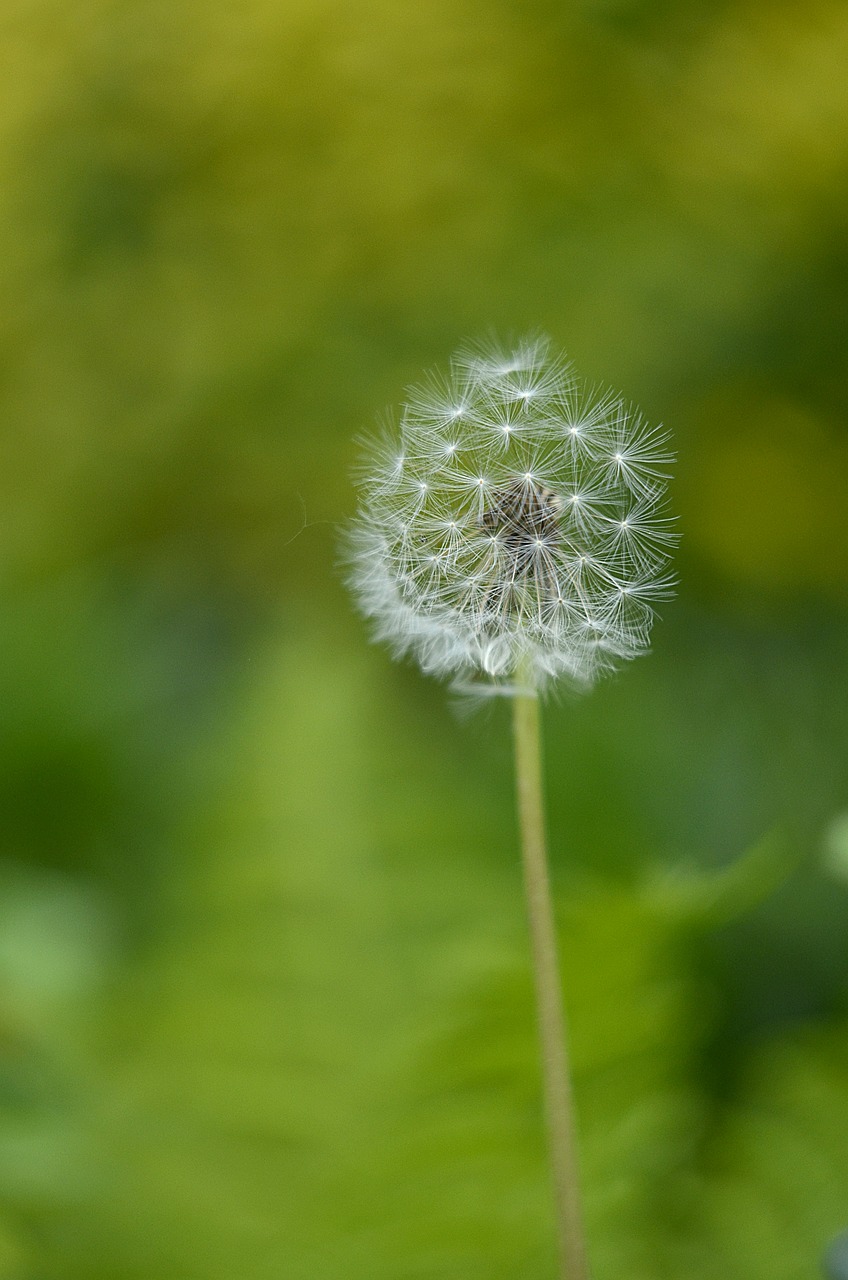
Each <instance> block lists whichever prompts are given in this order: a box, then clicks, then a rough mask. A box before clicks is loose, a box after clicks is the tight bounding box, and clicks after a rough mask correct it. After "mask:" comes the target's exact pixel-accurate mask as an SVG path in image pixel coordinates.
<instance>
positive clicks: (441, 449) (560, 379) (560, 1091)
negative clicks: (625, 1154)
mask: <svg viewBox="0 0 848 1280" xmlns="http://www.w3.org/2000/svg"><path fill="white" fill-rule="evenodd" d="M670 462H671V454H670V453H669V450H668V436H667V434H666V433H665V432H664V431H662V430H661V429H659V428H653V427H650V426H648V424H647V423H646V422H645V421H644V420H643V418H642V416H641V415H640V414H639V413H638V411H637V410H635V409H633V408H631V407H630V406H629V405H628V404H626V402H625V401H624V400H622V399H621V398H620V397H619V396H616V395H613V394H611V393H609V392H597V391H595V392H593V391H587V390H586V389H585V388H583V387H582V386H581V385H580V383H579V382H578V380H577V378H576V377H575V375H574V373H573V372H572V369H571V366H570V365H569V364H568V363H567V362H566V361H565V360H564V359H562V358H560V357H557V356H555V355H553V354H552V353H551V351H550V345H549V343H548V341H547V340H546V339H544V338H540V337H533V338H527V339H524V340H523V341H521V342H519V343H517V344H515V345H514V346H511V347H505V348H501V347H497V346H484V347H476V348H469V349H466V350H464V351H460V352H459V353H457V354H456V355H455V356H454V357H453V359H452V361H451V364H450V369H449V372H448V373H447V375H434V376H432V377H431V378H430V379H429V380H427V381H426V382H424V383H422V384H421V385H420V386H417V387H414V388H412V389H411V390H410V392H409V395H408V400H407V403H406V406H405V407H404V409H403V411H402V413H401V416H400V422H399V424H398V426H397V428H396V429H395V430H391V429H388V428H387V429H386V430H385V431H384V433H383V435H382V436H380V437H379V438H378V439H376V440H373V441H369V442H368V443H367V444H366V449H365V458H364V461H363V463H362V464H361V467H360V472H359V490H360V508H359V513H358V515H357V517H356V519H355V521H354V523H353V525H352V528H351V531H350V535H349V538H348V546H347V554H348V559H349V563H350V582H351V586H352V588H353V591H354V593H355V595H356V597H357V600H358V602H359V606H360V608H361V610H362V612H363V613H364V614H365V615H366V616H367V617H368V618H369V619H371V621H372V623H373V625H374V631H375V638H377V639H380V640H386V641H388V642H389V643H390V644H391V646H392V647H393V649H394V651H395V653H396V655H397V656H401V655H403V654H411V655H413V656H414V657H415V658H416V659H417V660H418V662H419V663H420V665H421V667H422V668H423V670H424V671H425V672H428V673H433V674H435V675H439V676H452V677H453V678H454V686H455V687H456V688H459V689H461V690H463V691H464V692H472V693H475V694H478V695H484V694H496V695H499V694H504V695H509V696H511V697H512V699H513V712H514V737H515V765H516V781H517V796H518V815H519V826H520V832H521V845H522V858H523V870H524V884H525V891H526V896H527V907H528V918H529V924H530V939H531V947H532V953H533V969H534V977H535V984H536V1002H537V1010H538V1022H539V1036H540V1044H541V1065H542V1076H543V1084H544V1096H545V1110H546V1119H547V1127H548V1139H549V1147H550V1154H551V1164H552V1172H553V1182H554V1191H555V1200H556V1206H557V1218H558V1226H559V1245H560V1263H561V1276H562V1277H563V1280H588V1275H589V1272H588V1264H587V1260H586V1249H585V1243H584V1237H583V1227H582V1213H581V1207H580V1193H579V1180H578V1169H577V1166H578V1161H577V1153H576V1136H575V1124H574V1118H573V1107H572V1100H571V1083H570V1075H569V1066H568V1053H567V1043H566V1036H565V1022H564V1016H563V1012H562V994H561V987H560V976H559V963H558V959H557V947H556V934H555V929H554V916H553V907H552V902H551V894H550V886H549V877H548V865H547V854H546V841H545V822H544V804H543V788H542V754H541V728H540V715H539V698H538V695H539V693H540V692H541V691H543V690H544V689H546V688H547V687H548V686H550V685H551V684H553V683H554V682H556V681H558V680H563V681H566V682H569V683H570V684H571V685H573V686H579V687H583V688H587V687H589V686H591V684H592V683H593V682H594V681H595V679H596V678H597V677H598V676H600V675H601V674H603V673H604V672H606V671H609V670H611V669H612V668H614V667H616V666H617V665H618V664H619V663H621V662H622V661H624V660H625V659H627V658H634V657H636V656H638V655H639V654H641V653H644V652H645V651H646V649H647V647H648V639H649V635H650V630H651V625H652V623H653V621H654V616H655V607H656V604H657V602H658V601H659V600H662V599H663V598H664V597H666V596H668V595H669V594H670V591H671V579H670V576H669V573H668V564H669V558H670V552H671V549H672V547H673V544H674V541H675V535H674V532H673V525H672V523H671V521H670V519H669V516H668V514H667V511H666V506H665V493H666V487H667V483H668V468H669V465H670Z"/></svg>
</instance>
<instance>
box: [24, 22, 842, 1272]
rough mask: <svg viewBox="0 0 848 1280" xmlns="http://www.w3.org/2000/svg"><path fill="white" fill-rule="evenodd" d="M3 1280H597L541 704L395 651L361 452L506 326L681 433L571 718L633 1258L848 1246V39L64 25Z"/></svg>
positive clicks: (52, 131) (45, 215) (600, 1147)
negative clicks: (629, 621) (439, 371)
mask: <svg viewBox="0 0 848 1280" xmlns="http://www.w3.org/2000/svg"><path fill="white" fill-rule="evenodd" d="M0 24H1V25H0V31H1V32H2V35H1V36H0V55H2V66H3V74H2V77H0V173H2V182H0V208H2V218H0V236H2V253H0V295H1V296H2V307H0V325H2V338H1V339H0V368H2V383H0V386H2V391H0V396H2V423H3V443H2V466H0V486H1V487H2V500H0V571H1V572H2V582H3V590H2V608H0V815H2V821H0V1280H153V1278H154V1277H155V1278H156V1280H266V1278H267V1280H271V1278H272V1277H273V1278H274V1280H280V1278H285V1280H551V1278H552V1277H553V1275H554V1268H555V1263H554V1235H553V1226H552V1215H551V1209H550V1204H549V1194H548V1182H547V1173H546V1168H545V1157H544V1143H543V1135H542V1131H541V1122H540V1113H539V1108H540V1098H539V1080H538V1067H537V1050H536V1042H535V1031H534V1014H533V1004H532V992H531V984H530V975H529V970H528V948H527V940H526V933H525V925H524V915H523V902H522V898H521V886H520V874H519V869H518V863H517V853H516V847H515V840H514V836H513V807H512V780H511V772H510V741H509V720H508V715H507V713H506V711H505V709H503V708H491V709H490V710H488V711H485V712H483V713H480V714H477V715H475V716H474V717H472V718H471V719H463V718H462V717H459V716H457V714H456V710H455V708H452V706H451V702H450V696H449V695H448V694H447V693H446V691H445V690H444V689H443V688H442V687H440V686H438V685H436V684H434V683H432V682H429V681H426V680H424V679H423V678H422V677H420V675H419V674H418V673H417V672H416V671H415V670H414V669H413V668H412V667H410V666H398V665H395V664H393V663H392V662H391V661H390V659H389V657H388V655H387V654H386V653H385V652H383V651H381V650H379V649H377V648H374V647H371V646H369V644H368V641H367V636H366V632H365V628H364V627H363V625H362V624H361V622H360V621H359V620H358V619H357V618H356V617H355V616H354V614H353V611H352V609H351V606H350V602H349V600H348V598H347V594H346V591H345V589H344V585H343V582H342V575H341V573H340V571H339V569H338V566H337V549H336V548H337V542H338V529H339V526H340V525H341V524H343V522H344V520H345V519H346V518H347V517H348V516H349V514H350V512H351V508H352V502H353V498H352V491H351V486H350V481H349V472H350V466H351V463H352V461H353V459H354V456H355V446H354V445H353V443H352V439H353V436H354V435H355V434H356V433H358V432H361V431H363V430H368V429H369V428H370V426H371V424H372V423H373V422H374V420H375V417H376V416H377V415H378V413H379V412H380V411H381V410H382V409H383V408H384V407H385V406H387V405H389V404H392V403H396V402H397V400H398V399H399V398H400V396H401V395H402V389H403V387H404V386H405V385H406V384H408V383H409V382H410V381H412V380H414V379H416V378H417V377H418V376H419V375H420V372H421V370H422V369H423V368H426V367H431V366H433V365H435V364H438V363H440V362H444V360H445V359H446V357H447V356H448V354H449V353H450V352H451V351H452V350H453V349H454V348H455V347H456V346H457V345H458V344H459V343H460V342H461V341H463V340H464V339H466V338H469V337H471V338H473V337H476V336H479V335H480V334H484V333H485V332H487V331H488V330H490V329H494V330H496V331H499V332H501V333H504V334H507V335H509V334H511V333H521V332H523V331H524V330H526V329H528V328H540V329H542V330H544V331H547V332H549V333H550V334H551V335H552V337H553V339H554V341H555V343H556V344H557V345H558V346H560V347H563V348H565V349H566V350H567V351H568V352H569V354H570V355H571V356H572V358H573V359H574V360H575V362H576V364H577V365H578V367H579V368H580V369H581V371H582V372H583V373H584V374H585V375H586V376H587V377H588V378H589V379H590V380H600V381H604V382H608V383H611V384H612V385H614V386H615V387H617V388H620V389H622V390H623V391H624V392H625V393H626V394H627V395H629V396H632V397H633V398H634V399H635V400H636V401H637V402H638V403H639V404H640V405H641V406H642V408H643V409H644V411H645V412H646V414H647V415H648V417H649V418H650V419H652V420H653V421H659V420H663V421H664V422H665V423H666V424H667V425H669V426H670V427H671V428H672V430H673V432H674V436H675V441H676V446H677V449H678V453H679V464H678V468H677V480H676V482H675V485H674V502H675V505H676V507H677V510H678V511H679V512H680V516H681V524H680V527H681V532H682V534H683V540H682V543H681V549H680V552H679V555H678V557H677V566H676V567H677V570H678V573H679V577H680V592H679V595H678V597H677V599H676V600H675V601H674V602H673V603H671V604H670V605H668V606H667V607H666V608H665V609H664V615H665V616H664V618H663V620H662V622H661V623H659V624H658V625H657V627H656V630H655V649H654V652H653V654H652V655H651V656H650V657H648V658H646V659H643V660H641V661H640V662H638V663H636V664H633V665H632V667H631V668H630V669H629V670H627V671H624V672H621V673H620V674H619V675H618V676H616V677H614V678H613V679H610V680H608V681H607V682H606V683H605V684H603V685H602V686H601V687H599V688H598V689H597V690H596V691H595V692H594V693H593V694H592V695H591V696H590V697H588V698H581V699H578V698H572V697H570V696H565V697H564V698H563V699H561V700H560V701H559V702H558V703H555V704H554V705H551V706H550V707H549V708H548V709H547V712H546V737H547V762H548V777H549V788H550V809H551V830H552V858H553V863H554V879H555V887H556V892H557V898H558V908H559V913H560V925H561V932H562V949H563V967H564V970H565V973H566V986H567V990H568V1004H569V1013H570V1019H571V1023H572V1033H573V1042H574V1053H575V1057H576V1063H577V1081H576V1091H577V1101H578V1106H579V1110H580V1117H581V1128H582V1138H583V1163H584V1167H585V1183H586V1200H587V1214H588V1218H589V1226H590V1234H591V1242H592V1256H593V1259H594V1264H595V1271H596V1275H597V1280H625V1278H626V1280H666V1278H667V1280H678V1278H679V1280H682V1278H683V1277H686V1278H687V1280H714V1278H715V1280H718V1278H719V1277H721V1280H796V1278H797V1280H803V1278H805V1277H816V1276H818V1275H819V1274H820V1270H819V1268H820V1259H821V1256H822V1253H823V1251H824V1249H825V1247H826V1245H827V1243H828V1241H829V1240H831V1239H832V1238H833V1237H834V1236H835V1235H836V1234H837V1233H838V1232H839V1231H840V1230H841V1229H843V1228H844V1227H846V1226H848V816H846V815H848V786H847V785H846V782H848V779H846V772H847V770H846V760H848V717H846V697H845V688H846V678H845V677H846V658H847V657H848V645H846V635H848V631H846V622H848V618H846V604H848V540H847V539H846V537H845V529H844V526H845V509H846V493H848V436H846V430H845V422H846V407H848V382H846V373H848V355H846V345H845V334H846V319H848V306H847V305H846V290H848V234H847V233H848V199H846V195H848V129H846V122H848V76H846V74H845V68H846V66H848V10H846V6H845V5H844V4H843V3H841V2H839V0H808V2H807V3H805V4H803V5H801V4H793V3H788V2H787V0H759V2H757V0H741V2H740V3H732V4H731V3H727V0H712V3H710V2H709V0H582V2H578V0H575V2H574V3H556V2H555V0H430V2H429V3H427V4H408V3H404V0H395V2H394V3H390V2H389V0H364V2H363V3H359V4H346V3H344V2H343V0H242V2H241V3H238V4H224V3H222V2H221V0H207V2H206V3H203V4H202V3H200V0H150V2H145V0H77V2H76V3H63V2H61V0H6V4H5V5H4V6H3V13H2V18H0Z"/></svg>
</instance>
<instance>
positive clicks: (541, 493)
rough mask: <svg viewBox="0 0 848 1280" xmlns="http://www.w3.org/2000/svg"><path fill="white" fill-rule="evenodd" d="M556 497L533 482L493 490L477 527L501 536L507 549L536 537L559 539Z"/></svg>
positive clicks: (558, 512) (516, 482)
mask: <svg viewBox="0 0 848 1280" xmlns="http://www.w3.org/2000/svg"><path fill="white" fill-rule="evenodd" d="M561 508H562V504H561V502H560V499H559V496H558V495H557V494H556V493H553V492H552V491H551V490H550V489H546V488H545V487H544V485H540V484H537V483H536V482H535V481H528V480H526V479H525V480H514V481H512V482H511V483H509V484H505V485H503V487H502V488H500V489H495V490H494V492H493V493H492V497H491V502H490V503H489V506H488V507H487V508H486V510H485V511H484V512H483V515H482V517H481V524H482V525H483V527H484V528H485V529H488V530H490V531H491V532H492V533H498V534H501V535H502V538H503V540H504V542H505V543H506V544H507V546H512V547H515V548H521V547H526V546H527V544H528V542H535V540H536V539H537V538H544V539H545V541H550V540H551V539H554V540H557V539H559V537H560V533H561V530H560V523H559V516H560V511H561Z"/></svg>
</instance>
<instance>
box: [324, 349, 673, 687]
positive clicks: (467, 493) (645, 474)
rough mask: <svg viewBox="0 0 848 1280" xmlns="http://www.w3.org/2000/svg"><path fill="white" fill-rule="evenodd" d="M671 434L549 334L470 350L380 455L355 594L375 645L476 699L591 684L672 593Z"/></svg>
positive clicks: (359, 531) (424, 388) (632, 644)
mask: <svg viewBox="0 0 848 1280" xmlns="http://www.w3.org/2000/svg"><path fill="white" fill-rule="evenodd" d="M667 445H668V437H667V435H666V434H665V433H664V432H663V431H662V430H660V429H657V428H651V427H649V426H648V425H647V424H646V423H645V421H644V420H643V419H642V417H641V415H639V414H638V413H637V412H636V411H635V410H633V409H632V408H631V407H630V406H628V405H627V404H626V403H625V402H624V401H623V400H622V399H621V398H620V397H618V396H615V395H613V394H611V393H609V392H596V391H587V390H586V389H585V388H583V387H581V385H580V384H579V383H578V381H577V379H576V378H575V376H574V374H573V372H572V370H571V367H570V365H569V364H568V363H567V362H566V361H565V360H564V359H562V358H560V357H557V356H556V355H553V354H552V353H551V350H550V344H549V343H548V342H547V340H545V339H542V338H528V339H525V340H523V341H521V342H519V343H517V344H515V345H514V346H512V347H508V348H503V349H502V348H498V347H494V346H487V347H473V348H468V349H466V350H464V351H460V352H458V353H457V354H456V355H455V356H454V357H453V359H452V361H451V364H450V369H449V371H448V373H447V374H446V375H444V376H441V375H435V376H432V377H431V378H429V379H428V380H427V381H425V382H423V383H422V384H421V385H419V386H416V387H413V388H411V389H410V391H409V393H408V399H407V403H406V405H405V406H404V408H403V410H402V413H401V415H400V420H399V422H398V425H397V426H396V427H395V428H394V429H392V430H389V429H384V431H383V434H382V436H381V437H380V438H379V439H377V440H375V441H370V442H367V444H366V455H367V457H366V460H365V462H364V463H363V465H362V467H361V468H360V470H359V473H358V486H359V492H360V509H359V514H358V515H357V517H356V518H355V520H354V522H353V524H352V526H351V529H350V531H349V536H348V545H347V558H348V561H349V566H350V571H349V576H350V583H351V586H352V589H353V591H354V593H355V595H356V598H357V600H358V603H359V606H360V608H361V610H362V612H363V613H364V614H365V615H366V616H367V617H368V618H370V619H371V620H372V622H373V624H374V630H375V638H377V639H381V640H387V641H388V642H389V643H390V644H391V645H392V647H393V649H394V651H395V653H396V654H397V655H398V656H400V655H401V654H405V653H411V654H412V655H414V656H415V657H416V658H417V660H418V661H419V663H420V664H421V666H422V668H423V669H424V670H425V671H427V672H431V673H433V674H436V675H439V676H453V677H455V679H456V680H457V681H458V683H459V684H460V685H461V686H462V687H463V688H467V687H468V685H469V682H470V683H471V685H472V687H473V685H474V681H475V678H477V679H478V680H479V679H481V678H482V679H483V680H487V681H490V682H494V685H495V687H503V688H505V689H508V688H509V681H510V679H512V678H516V679H519V680H521V679H527V678H528V676H529V677H532V679H533V681H534V683H535V684H536V686H537V687H544V686H545V685H547V684H549V683H551V682H553V681H556V680H560V679H565V680H568V681H570V682H572V683H573V684H577V685H582V686H587V685H590V684H591V683H592V682H593V681H594V680H595V679H596V677H598V676H599V675H600V674H602V673H603V672H604V671H607V670H609V669H611V668H613V667H615V666H617V665H618V664H619V663H620V662H622V661H624V660H626V659H627V658H632V657H636V656H637V655H638V654H640V653H643V652H644V651H645V650H646V649H647V647H648V638H649V634H650V629H651V624H652V622H653V619H654V603H655V601H657V600H659V599H661V598H663V597H665V596H667V595H668V594H669V593H670V591H671V585H672V584H671V578H670V576H669V574H668V561H669V556H670V551H671V548H672V546H673V544H674V541H675V535H674V532H673V527H672V522H671V520H670V519H669V517H668V515H667V513H666V507H665V493H666V487H667V483H668V472H667V469H668V465H669V463H670V461H671V454H670V453H669V451H668V447H667Z"/></svg>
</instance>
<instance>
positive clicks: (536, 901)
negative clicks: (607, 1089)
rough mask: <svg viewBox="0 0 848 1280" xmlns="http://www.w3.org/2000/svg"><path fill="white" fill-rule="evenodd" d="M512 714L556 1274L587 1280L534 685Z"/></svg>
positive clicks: (516, 702)
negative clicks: (554, 1212)
mask: <svg viewBox="0 0 848 1280" xmlns="http://www.w3.org/2000/svg"><path fill="white" fill-rule="evenodd" d="M514 716H515V718H514V729H515V773H516V783H517V789H518V816H519V823H520V827H521V846H522V853H523V862H524V888H525V892H526V895H527V913H528V917H529V923H530V938H531V944H532V950H533V972H534V978H535V985H536V1004H537V1010H538V1020H539V1039H540V1042H541V1052H542V1076H543V1084H544V1097H545V1115H546V1119H547V1126H548V1144H549V1147H550V1156H551V1165H552V1170H553V1182H554V1195H555V1200H556V1210H557V1221H558V1226H559V1246H560V1274H561V1277H562V1280H589V1268H588V1262H587V1259H586V1245H585V1241H584V1233H583V1215H582V1211H581V1207H580V1186H579V1180H578V1174H577V1152H576V1134H575V1123H574V1107H573V1103H572V1097H571V1076H570V1072H569V1065H568V1048H567V1043H566V1033H565V1017H564V1014H563V1006H562V989H561V985H560V975H559V962H558V958H557V944H556V930H555V926H554V913H553V903H552V901H551V886H550V879H549V876H548V859H547V852H546V847H545V846H546V842H545V814H544V802H543V798H542V796H543V788H542V741H541V722H540V716H539V700H538V698H537V697H536V694H535V692H528V693H522V694H518V695H516V697H515V699H514Z"/></svg>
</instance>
